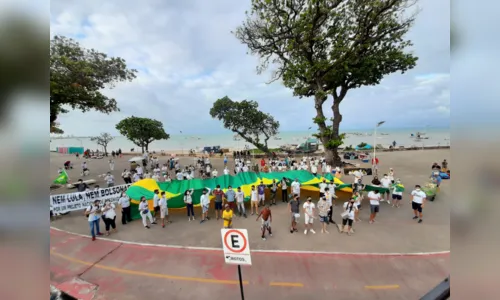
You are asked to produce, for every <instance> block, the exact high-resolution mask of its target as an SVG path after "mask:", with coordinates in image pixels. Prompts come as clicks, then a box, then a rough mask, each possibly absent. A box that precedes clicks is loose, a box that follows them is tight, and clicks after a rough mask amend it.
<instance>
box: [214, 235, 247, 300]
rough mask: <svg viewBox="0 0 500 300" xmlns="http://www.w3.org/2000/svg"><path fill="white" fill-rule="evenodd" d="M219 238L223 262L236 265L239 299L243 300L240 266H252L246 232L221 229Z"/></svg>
mask: <svg viewBox="0 0 500 300" xmlns="http://www.w3.org/2000/svg"><path fill="white" fill-rule="evenodd" d="M221 236H222V249H223V250H224V261H225V262H226V264H230V265H238V278H239V281H240V292H241V299H242V300H245V295H244V293H243V279H242V276H241V265H246V266H251V265H252V257H251V255H250V247H249V245H248V244H249V242H248V231H247V230H246V229H221Z"/></svg>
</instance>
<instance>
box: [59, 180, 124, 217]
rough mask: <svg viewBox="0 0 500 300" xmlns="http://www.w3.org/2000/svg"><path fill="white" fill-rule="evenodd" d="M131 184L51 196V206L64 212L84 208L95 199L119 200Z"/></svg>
mask: <svg viewBox="0 0 500 300" xmlns="http://www.w3.org/2000/svg"><path fill="white" fill-rule="evenodd" d="M129 186H130V184H123V185H117V186H112V187H107V188H100V189H99V190H97V191H88V192H76V193H68V194H59V195H51V196H50V206H51V208H52V211H53V212H56V213H63V212H67V211H73V210H80V209H84V208H86V207H87V206H89V205H90V204H91V203H93V202H94V201H95V200H100V201H105V200H108V199H109V200H111V201H113V202H116V201H118V199H119V198H120V197H121V195H122V193H123V192H124V191H126V190H127V189H128V187H129Z"/></svg>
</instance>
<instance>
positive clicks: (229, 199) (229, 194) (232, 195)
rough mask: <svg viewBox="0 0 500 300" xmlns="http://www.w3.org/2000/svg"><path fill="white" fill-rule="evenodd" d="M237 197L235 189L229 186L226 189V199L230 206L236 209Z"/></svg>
mask: <svg viewBox="0 0 500 300" xmlns="http://www.w3.org/2000/svg"><path fill="white" fill-rule="evenodd" d="M235 198H236V192H235V191H234V190H233V187H232V186H228V187H227V191H226V201H227V203H226V204H227V205H229V208H230V209H231V210H232V211H234V199H235Z"/></svg>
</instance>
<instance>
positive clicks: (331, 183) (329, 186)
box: [328, 179, 337, 206]
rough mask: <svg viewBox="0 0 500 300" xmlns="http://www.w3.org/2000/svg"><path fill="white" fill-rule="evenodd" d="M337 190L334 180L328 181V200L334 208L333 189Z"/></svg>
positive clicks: (334, 197)
mask: <svg viewBox="0 0 500 300" xmlns="http://www.w3.org/2000/svg"><path fill="white" fill-rule="evenodd" d="M336 188H337V185H336V184H335V180H333V179H332V180H330V184H329V185H328V192H329V193H330V198H331V202H332V206H335V199H336V198H337V196H336V195H335V189H336Z"/></svg>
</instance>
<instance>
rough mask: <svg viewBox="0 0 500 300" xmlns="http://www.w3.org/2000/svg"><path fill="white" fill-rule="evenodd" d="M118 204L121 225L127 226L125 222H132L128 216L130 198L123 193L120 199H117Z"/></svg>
mask: <svg viewBox="0 0 500 300" xmlns="http://www.w3.org/2000/svg"><path fill="white" fill-rule="evenodd" d="M118 204H120V206H121V208H122V225H125V224H127V222H132V216H131V215H130V198H129V197H128V196H127V194H126V193H125V192H123V193H122V196H121V197H120V199H118Z"/></svg>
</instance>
